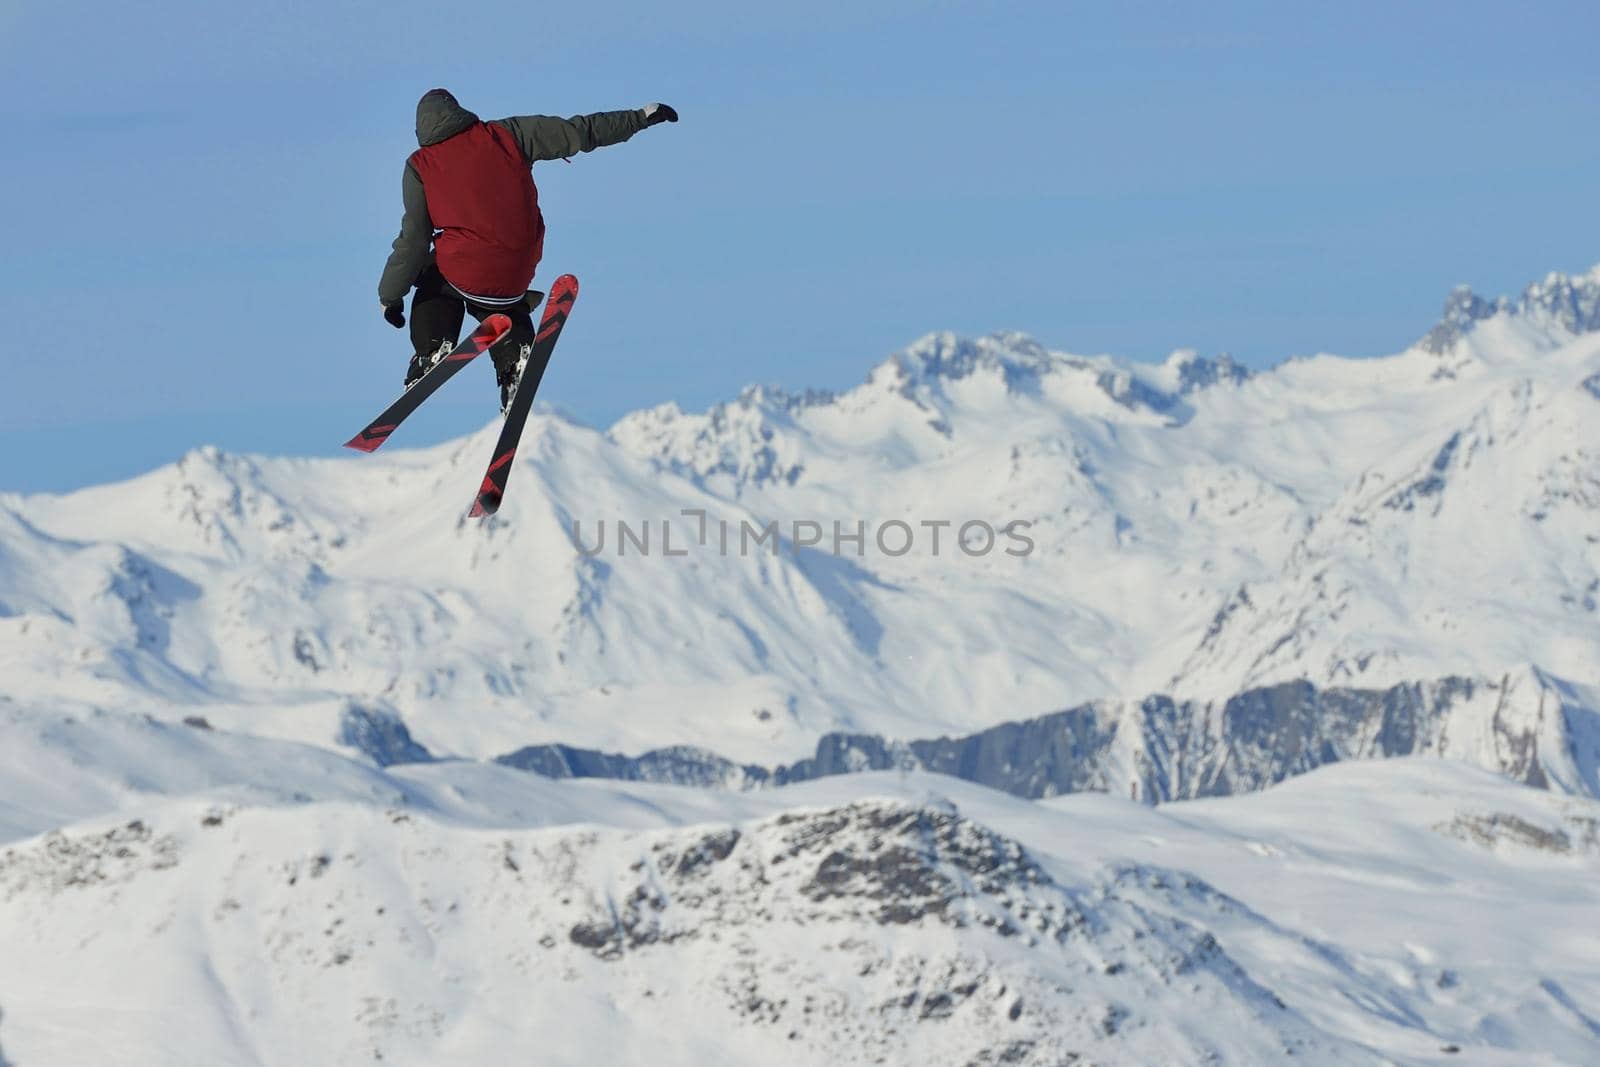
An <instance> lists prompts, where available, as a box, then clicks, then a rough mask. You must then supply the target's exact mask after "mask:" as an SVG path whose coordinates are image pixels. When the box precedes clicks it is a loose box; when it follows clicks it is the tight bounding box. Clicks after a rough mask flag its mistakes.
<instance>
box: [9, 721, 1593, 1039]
mask: <svg viewBox="0 0 1600 1067" xmlns="http://www.w3.org/2000/svg"><path fill="white" fill-rule="evenodd" d="M0 728H3V729H4V731H5V733H4V741H5V746H4V748H3V749H0V752H3V753H4V755H3V756H0V760H3V762H0V812H3V813H4V817H3V819H0V838H3V840H0V1062H5V1063H7V1064H14V1065H19V1067H41V1065H42V1067H49V1065H55V1064H81V1063H118V1064H128V1065H130V1067H133V1065H139V1064H152V1065H156V1064H159V1065H162V1067H168V1065H183V1064H196V1065H201V1064H204V1065H208V1067H209V1065H215V1064H234V1063H239V1064H245V1063H251V1064H269V1065H270V1064H306V1063H329V1064H332V1063H357V1062H383V1063H398V1064H428V1063H459V1064H478V1063H481V1064H497V1063H504V1062H506V1061H507V1058H508V1056H512V1055H513V1053H514V1054H515V1056H517V1057H521V1058H523V1059H525V1060H526V1061H528V1062H537V1063H548V1064H573V1065H579V1064H593V1063H651V1064H664V1065H671V1064H684V1065H690V1064H702V1063H746V1062H769V1063H782V1064H813V1063H814V1064H819V1065H820V1064H828V1063H873V1062H888V1063H927V1064H933V1065H942V1064H952V1065H956V1064H972V1063H1015V1064H1040V1065H1043V1064H1051V1065H1054V1064H1061V1063H1096V1064H1104V1065H1117V1064H1129V1065H1142V1064H1150V1063H1172V1064H1202V1063H1212V1064H1261V1063H1277V1062H1296V1063H1310V1064H1330V1065H1332V1064H1375V1065H1376V1064H1404V1065H1410V1064H1445V1063H1449V1064H1458V1063H1459V1064H1494V1065H1512V1064H1516V1065H1528V1064H1533V1065H1537V1064H1572V1065H1580V1064H1587V1063H1592V1062H1594V1059H1593V1054H1594V1051H1595V1049H1596V1048H1597V1047H1600V1018H1597V1006H1600V968H1597V966H1596V963H1595V961H1596V959H1597V958H1600V954H1597V953H1600V944H1597V938H1596V935H1595V932H1594V925H1593V917H1594V915H1595V914H1596V913H1597V909H1600V889H1597V886H1600V879H1597V875H1600V803H1596V802H1595V801H1592V800H1588V799H1583V798H1575V797H1563V796H1560V795H1558V794H1553V793H1550V792H1546V791H1540V790H1534V789H1530V788H1528V787H1525V786H1519V785H1515V784H1513V783H1510V782H1508V781H1506V780H1504V779H1502V778H1499V777H1497V776H1494V775H1490V774H1488V773H1486V772H1483V771H1480V770H1476V769H1473V768H1468V767H1466V766H1464V765H1461V764H1457V763H1453V762H1449V761H1444V760H1434V759H1428V760H1392V761H1382V762H1370V763H1351V764H1342V765H1339V766H1336V767H1331V768H1324V769H1322V770H1319V771H1316V772H1313V773H1311V774H1308V775H1305V776H1302V777H1300V778H1297V779H1295V780H1293V781H1291V782H1289V783H1286V784H1284V785H1281V786H1278V787H1275V788H1273V789H1271V790H1268V791H1266V792H1262V793H1255V794H1250V795H1247V796H1243V797H1235V798H1227V799H1222V800H1212V801H1192V802H1186V803H1179V804H1170V805H1164V806H1161V807H1158V808H1150V807H1147V806H1143V805H1139V804H1136V803H1133V802H1131V801H1127V800H1122V799H1117V798H1113V797H1108V796H1104V795H1095V794H1081V795H1077V796H1072V797H1066V798H1058V799H1055V800H1051V801H1047V802H1027V801H1022V800H1018V799H1016V798H1014V797H1010V796H1007V795H1005V794H1001V793H996V792H991V791H988V790H985V789H982V788H981V787H977V786H972V785H968V784H966V783H962V782H959V781H955V780H953V779H948V778H943V777H939V776H931V775H895V774H892V773H891V774H868V775H851V776H844V777H837V778H830V779H826V780H823V781H820V782H813V783H808V784H805V785H802V786H795V787H789V788H783V789H773V790H764V791H758V792H753V793H738V792H729V791H721V790H715V791H714V790H700V789H692V788H688V787H682V786H663V785H646V784H637V783H635V784H622V783H611V782H594V781H589V782H553V781H549V780H546V779H542V778H539V777H536V776H533V775H528V774H523V773H520V772H516V771H512V770H509V769H506V768H501V767H496V766H493V765H485V764H481V763H475V762H456V763H434V764H423V765H415V766H409V767H404V768H390V769H389V770H387V771H383V770H377V769H374V768H371V767H369V766H366V765H363V764H361V763H358V762H356V761H353V760H348V759H344V758H342V757H339V756H337V755H335V754H333V753H328V752H325V751H323V750H320V749H317V748H313V747H306V746H300V745H296V744H294V743H292V742H282V741H272V740H266V739H259V738H250V737H241V736H231V735H227V734H224V733H222V732H220V731H207V730H202V729H195V728H190V727H183V726H172V725H167V724H163V723H158V722H152V721H150V720H147V719H143V718H139V717H128V716H112V715H109V714H101V715H98V716H90V717H82V718H74V719H72V720H70V721H68V720H67V719H64V718H59V717H52V716H49V715H45V714H25V713H20V712H17V711H16V710H15V709H12V710H11V712H10V713H9V714H8V716H7V717H6V718H5V719H4V720H3V727H0ZM40 831H43V832H42V833H41V832H40ZM29 835H34V836H29ZM1074 1057H1078V1058H1076V1059H1075V1058H1074Z"/></svg>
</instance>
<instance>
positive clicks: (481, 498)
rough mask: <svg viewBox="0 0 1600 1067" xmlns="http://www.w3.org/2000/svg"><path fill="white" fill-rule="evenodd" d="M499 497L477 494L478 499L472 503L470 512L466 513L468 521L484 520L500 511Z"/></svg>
mask: <svg viewBox="0 0 1600 1067" xmlns="http://www.w3.org/2000/svg"><path fill="white" fill-rule="evenodd" d="M500 500H501V495H500V494H499V493H479V494H478V499H476V500H474V501H473V502H472V510H471V511H469V512H467V518H469V519H485V518H488V517H489V516H490V515H493V514H494V513H495V512H497V511H499V510H500Z"/></svg>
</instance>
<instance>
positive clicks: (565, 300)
mask: <svg viewBox="0 0 1600 1067" xmlns="http://www.w3.org/2000/svg"><path fill="white" fill-rule="evenodd" d="M577 299H578V279H576V278H574V277H573V276H572V275H570V274H563V275H562V276H561V277H559V278H557V279H556V281H555V284H554V285H552V286H551V287H550V296H549V298H548V299H547V300H546V301H545V305H544V317H543V318H541V319H540V320H539V332H538V334H537V335H536V336H535V337H534V341H533V351H532V352H530V353H529V354H528V363H527V366H525V367H524V368H523V369H522V377H521V378H519V379H518V380H517V391H516V393H515V394H514V395H513V396H512V398H511V406H510V407H509V408H508V409H506V421H505V425H504V426H502V427H501V428H500V440H498V441H496V442H495V446H494V458H493V459H491V460H490V461H489V470H488V472H487V473H486V474H485V475H484V476H483V485H482V486H481V487H480V488H479V489H478V498H477V499H476V500H474V501H473V502H472V510H471V511H470V512H469V513H468V514H469V515H470V516H471V517H472V518H479V517H480V516H484V515H493V514H494V513H495V512H496V511H499V510H500V501H501V500H503V499H504V498H505V495H506V479H507V478H509V477H510V476H511V461H512V460H513V459H515V458H516V455H517V444H518V442H520V441H521V440H522V428H523V426H525V425H526V424H527V422H528V412H530V411H532V410H533V395H534V393H536V392H538V390H539V380H540V379H541V378H543V377H544V369H545V367H546V366H547V365H548V364H549V362H550V354H551V353H552V352H554V351H555V348H556V341H557V340H558V339H559V338H560V337H561V327H563V326H565V325H566V324H567V315H568V314H569V313H570V312H571V311H572V304H573V302H574V301H575V300H577Z"/></svg>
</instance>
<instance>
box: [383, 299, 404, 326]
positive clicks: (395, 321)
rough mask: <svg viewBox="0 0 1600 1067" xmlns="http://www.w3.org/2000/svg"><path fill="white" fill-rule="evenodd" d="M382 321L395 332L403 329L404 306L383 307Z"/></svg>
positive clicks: (388, 305) (389, 305)
mask: <svg viewBox="0 0 1600 1067" xmlns="http://www.w3.org/2000/svg"><path fill="white" fill-rule="evenodd" d="M383 321H384V322H387V323H388V324H389V325H390V326H393V327H394V328H395V329H397V330H403V329H405V325H406V306H405V305H404V304H385V305H383Z"/></svg>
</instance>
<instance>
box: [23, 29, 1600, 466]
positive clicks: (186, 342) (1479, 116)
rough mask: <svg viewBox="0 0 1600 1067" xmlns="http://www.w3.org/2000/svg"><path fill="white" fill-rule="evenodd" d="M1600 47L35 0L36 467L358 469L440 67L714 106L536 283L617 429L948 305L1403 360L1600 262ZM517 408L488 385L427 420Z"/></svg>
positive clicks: (598, 184) (629, 169)
mask: <svg viewBox="0 0 1600 1067" xmlns="http://www.w3.org/2000/svg"><path fill="white" fill-rule="evenodd" d="M562 11H566V12H568V14H565V15H563V14H562V13H561V12H562ZM788 11H797V12H801V13H800V14H793V15H791V14H786V13H783V12H788ZM1597 31H1600V4H1596V3H1594V2H1592V0H1590V2H1587V3H1580V2H1572V3H1539V2H1531V3H1522V4H1515V5H1513V4H1507V3H1503V2H1501V3H1484V2H1477V0H1465V2H1454V3H1449V4H1444V3H1408V2H1405V0H1387V2H1385V3H1381V4H1380V3H1365V2H1361V3H1357V2H1350V0H1344V2H1340V3H1315V4H1313V3H1284V2H1282V0H1278V2H1272V3H1234V2H1218V3H1208V4H1196V3H1161V2H1156V3H1139V4H1122V3H1117V4H1112V3H1104V4H1101V3H1095V4H1084V3H1065V2H1056V3H1037V4H1035V3H998V2H996V3H956V2H929V3H910V2H901V0H876V2H875V0H853V2H839V0H812V2H810V3H808V4H805V5H798V6H797V5H777V4H759V3H756V4H752V3H748V2H720V0H718V2H703V3H682V4H680V3H650V4H644V3H635V2H611V0H589V2H586V3H583V4H573V5H555V4H532V3H527V2H526V0H523V2H517V3H484V4H473V3H465V2H454V3H440V2H438V0H432V2H428V3H420V2H415V0H385V2H381V3H380V2H361V3H353V2H339V0H276V2H270V3H257V4H228V3H217V2H215V0H150V2H148V3H138V4H108V3H106V2H104V0H92V2H85V0H49V2H43V3H41V2H36V0H20V2H19V0H0V120H3V122H4V128H5V135H4V140H3V142H0V143H3V147H0V153H3V162H0V204H3V207H4V218H5V253H4V255H3V256H0V322H3V323H4V324H5V327H6V330H5V335H4V337H3V338H0V351H3V352H4V355H5V364H4V365H5V380H4V385H3V387H0V490H27V491H34V490H52V491H53V490H60V489H66V488H70V487H74V486H78V485H82V484H86V483H89V482H93V481H99V480H105V479H109V478H113V477H121V476H126V475H130V474H133V473H136V472H138V471H140V470H143V469H146V468H149V467H152V466H155V465H157V464H160V463H163V462H168V461H170V460H172V459H175V458H177V457H178V456H179V455H181V454H182V453H183V452H184V451H186V450H187V449H189V448H191V447H194V446H196V445H199V444H202V443H214V444H217V445H220V446H221V447H223V448H226V449H230V450H241V451H267V452H278V453H296V454H322V453H329V454H331V453H332V452H335V451H337V450H338V449H337V445H338V442H340V441H342V440H344V439H345V438H346V437H348V436H349V435H350V434H351V433H352V432H354V430H355V429H357V428H359V426H360V425H361V424H362V423H364V422H365V421H366V420H367V419H368V418H369V417H371V416H372V415H373V414H375V413H376V412H377V411H378V410H379V409H380V408H381V407H382V406H383V405H384V404H385V403H387V402H388V401H389V400H390V399H392V398H393V395H394V394H395V393H396V392H397V390H398V388H399V385H400V379H401V377H402V376H403V373H404V368H405V362H406V357H407V354H408V352H407V344H406V341H405V338H404V335H403V334H401V333H399V332H397V331H395V330H393V329H391V328H390V327H388V326H386V325H385V324H384V323H383V322H382V320H381V319H380V317H379V314H378V307H377V302H376V284H377V277H378V273H379V271H380V268H381V267H382V264H383V260H384V257H385V255H386V254H387V251H388V245H389V242H390V241H391V240H392V239H393V237H394V232H395V229H396V224H397V222H398V220H399V216H400V194H399V189H400V174H401V169H402V166H403V164H404V159H405V156H406V155H407V153H408V152H409V151H410V150H411V149H412V148H414V147H415V142H414V140H413V135H412V115H413V109H414V106H415V102H416V98H417V97H418V96H419V95H420V94H421V93H422V92H423V91H424V90H426V89H428V88H431V87H433V86H435V85H443V86H446V87H448V88H450V89H452V90H454V91H455V93H456V94H457V95H458V96H459V97H460V98H461V100H462V102H463V103H464V104H465V105H466V106H468V107H469V108H472V109H473V110H475V111H477V112H478V113H479V114H481V115H482V116H483V117H485V118H494V117H500V116H503V115H508V114H529V113H542V114H558V115H568V114H573V113H577V112H586V111H599V110H609V109H614V108H623V107H635V106H639V105H642V104H644V103H647V102H649V101H651V100H665V101H667V102H668V103H671V104H673V105H674V106H676V107H677V108H678V109H679V111H680V112H681V113H682V116H683V121H682V122H680V123H679V124H677V125H676V126H662V127H658V128H655V129H651V130H647V131H645V132H643V133H641V134H639V135H638V136H636V137H635V138H634V139H633V140H632V141H631V142H629V143H628V144H625V145H622V146H618V147H615V148H611V149H606V150H602V151H599V152H596V153H593V154H591V155H587V156H581V157H579V158H578V159H576V160H575V161H573V162H572V163H571V164H570V165H568V164H563V163H551V164H541V165H540V166H539V167H538V168H536V170H535V177H536V178H537V179H538V180H539V183H540V188H541V194H542V200H543V203H544V207H545V213H546V217H547V219H548V222H549V224H550V235H549V239H548V242H547V245H546V257H545V263H544V266H543V267H541V275H540V278H541V280H542V281H546V282H547V281H548V280H549V278H550V277H552V276H554V275H555V274H557V273H560V272H562V271H569V270H570V271H572V272H574V273H576V274H577V275H578V276H579V277H580V278H581V279H582V282H583V295H582V298H581V299H580V301H579V304H578V307H577V310H576V311H575V313H574V317H573V319H572V323H571V325H570V326H569V327H568V328H567V332H566V334H565V336H564V338H563V340H562V345H561V350H560V351H559V352H558V353H557V356H556V359H555V361H554V363H552V365H551V368H550V372H549V373H548V375H547V376H546V378H545V382H544V386H543V388H542V390H541V398H542V399H544V400H545V401H547V402H548V403H550V404H551V405H553V406H555V407H557V408H560V409H562V410H564V411H566V412H568V413H569V414H572V415H574V416H576V417H578V418H580V419H583V420H584V421H586V422H590V423H592V424H596V425H605V424H607V423H609V422H610V421H611V420H612V419H614V418H615V417H616V416H618V415H620V414H622V413H623V412H625V411H628V410H631V409H634V408H637V407H643V406H648V405H651V404H655V403H659V402H662V401H665V400H669V399H670V400H676V401H678V402H679V403H680V404H682V405H684V406H685V407H687V408H691V409H700V408H704V407H705V406H707V405H709V404H711V403H714V402H715V401H717V400H721V399H726V398H728V397H730V396H732V395H733V394H734V393H735V392H736V391H737V390H738V388H739V387H740V386H742V385H744V384H747V383H750V382H765V383H775V384H779V385H785V386H790V387H797V388H803V387H807V386H821V387H830V388H842V387H848V386H850V385H852V384H854V383H856V382H857V381H859V380H860V379H861V378H862V377H863V375H864V374H865V373H866V371H867V369H868V367H869V366H871V365H872V364H873V363H875V362H877V361H878V360H880V359H881V358H883V357H884V356H886V355H887V354H889V353H890V352H892V351H894V350H895V349H897V348H899V347H902V346H904V345H905V344H907V343H909V342H910V341H912V340H914V339H915V338H916V337H918V336H920V335H921V334H923V333H926V332H928V331H930V330H935V329H954V330H957V331H960V332H963V333H967V334H979V333H985V332H988V331H991V330H995V329H1020V330H1024V331H1026V332H1028V333H1031V334H1033V335H1034V336H1036V337H1037V338H1039V339H1040V340H1041V341H1043V342H1045V343H1046V344H1048V345H1050V346H1051V347H1054V348H1060V349H1065V350H1069V351H1076V352H1112V353H1116V354H1120V355H1124V356H1129V357H1133V358H1138V359H1160V358H1163V357H1164V356H1165V355H1166V354H1167V353H1168V352H1169V351H1170V350H1172V349H1174V348H1178V347H1194V348H1198V349H1200V350H1202V351H1204V352H1207V353H1214V352H1218V351H1229V352H1232V353H1233V354H1234V355H1235V356H1237V357H1239V358H1242V359H1243V360H1244V361H1246V362H1247V363H1250V364H1252V365H1256V366H1262V365H1267V364H1271V363H1276V362H1278V361H1280V360H1282V359H1284V358H1286V357H1288V356H1291V355H1295V354H1304V353H1309V352H1314V351H1333V352H1339V353H1342V354H1347V355H1368V354H1381V353H1387V352H1392V351H1397V350H1399V349H1401V348H1403V347H1405V346H1406V345H1407V344H1408V343H1409V342H1411V341H1412V340H1413V339H1415V338H1416V337H1417V336H1419V335H1421V334H1422V333H1423V332H1424V331H1425V330H1426V329H1427V328H1428V326H1429V325H1430V324H1431V323H1432V321H1433V319H1434V317H1435V315H1436V314H1437V311H1438V306H1439V304H1440V302H1441V300H1442V298H1443V297H1444V295H1445V293H1446V292H1447V290H1448V289H1449V288H1450V287H1451V286H1452V285H1455V284H1457V283H1459V282H1468V283H1471V284H1472V285H1473V286H1474V287H1475V288H1478V289H1479V290H1480V291H1483V292H1487V293H1496V292H1502V291H1508V290H1515V289H1518V288H1520V287H1521V286H1522V285H1523V284H1524V283H1525V282H1527V281H1530V280H1532V279H1533V278H1535V277H1537V276H1540V275H1542V274H1543V273H1544V272H1546V271H1548V270H1551V269H1560V270H1568V271H1574V270H1583V269H1587V268H1588V267H1589V266H1591V265H1593V264H1594V263H1596V262H1597V261H1600V195H1597V194H1600V136H1597V131H1600V63H1597V62H1596V53H1595V48H1596V45H1595V42H1596V40H1597V39H1600V32H1597ZM535 284H536V285H537V284H539V283H538V282H536V283H535ZM495 402H496V396H495V390H494V389H493V386H492V374H491V373H490V371H489V369H488V368H487V365H485V366H484V367H481V368H479V367H474V368H471V369H470V371H469V373H468V374H467V375H463V380H458V381H457V382H455V383H452V385H451V386H450V388H449V389H448V390H447V391H446V392H444V393H441V394H440V395H439V396H438V397H435V398H434V399H433V400H430V401H429V403H428V405H427V406H426V407H424V408H423V409H422V411H420V412H419V413H418V415H417V416H416V417H415V419H414V420H413V421H414V423H415V425H412V424H411V423H408V424H407V426H406V428H405V429H404V430H402V431H401V434H400V435H397V437H396V439H395V443H396V444H401V443H426V442H431V441H436V440H440V439H443V438H445V437H449V436H453V435H455V434H458V433H463V432H466V431H468V430H471V429H476V428H477V427H479V426H481V425H483V424H484V423H485V422H487V421H488V420H489V418H490V417H492V415H493V414H494V405H495Z"/></svg>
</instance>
